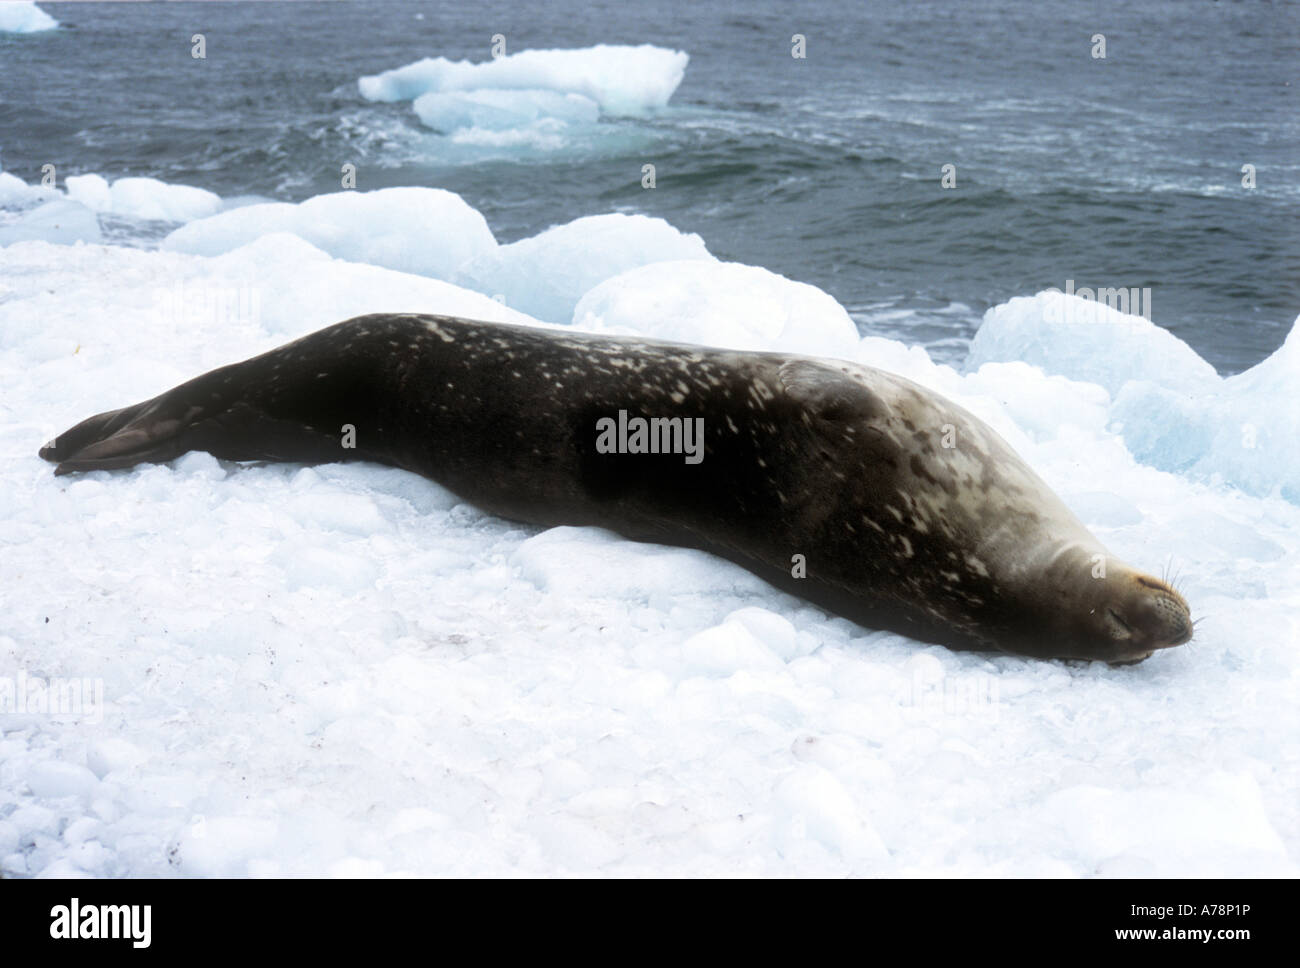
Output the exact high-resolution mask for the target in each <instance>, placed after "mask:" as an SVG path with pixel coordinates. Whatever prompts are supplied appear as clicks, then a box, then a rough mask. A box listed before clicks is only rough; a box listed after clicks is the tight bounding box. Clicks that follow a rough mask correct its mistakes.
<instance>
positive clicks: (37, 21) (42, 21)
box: [0, 0, 59, 34]
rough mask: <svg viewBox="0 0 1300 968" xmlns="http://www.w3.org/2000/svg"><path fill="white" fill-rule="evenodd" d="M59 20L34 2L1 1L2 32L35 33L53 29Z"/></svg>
mask: <svg viewBox="0 0 1300 968" xmlns="http://www.w3.org/2000/svg"><path fill="white" fill-rule="evenodd" d="M58 25H59V22H58V21H57V20H55V19H54V18H53V17H51V16H50V15H49V14H48V13H46V12H45V11H44V10H42V9H41V8H40V7H38V6H36V4H34V3H23V2H19V0H2V2H0V34H35V33H39V32H40V31H43V30H53V29H54V28H55V27H57V26H58Z"/></svg>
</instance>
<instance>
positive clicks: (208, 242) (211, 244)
mask: <svg viewBox="0 0 1300 968" xmlns="http://www.w3.org/2000/svg"><path fill="white" fill-rule="evenodd" d="M273 232H289V233H293V234H295V235H297V236H299V237H301V238H303V239H305V240H307V241H308V242H310V243H312V244H313V245H315V246H317V247H318V248H320V249H323V250H324V251H326V252H328V253H329V254H330V255H333V256H337V257H339V258H341V259H348V260H351V261H355V262H365V263H369V264H371V265H377V266H385V267H387V268H390V269H397V270H399V271H401V272H409V273H416V274H418V275H424V276H432V277H433V278H437V279H448V278H450V277H451V275H452V273H453V272H454V271H455V270H456V268H457V267H458V266H460V265H461V264H462V263H464V262H467V261H468V260H470V259H473V258H475V257H477V256H480V255H483V254H484V253H486V252H489V251H491V250H493V249H495V248H496V239H494V238H493V237H492V231H491V229H489V228H488V224H487V220H486V219H484V218H483V216H482V215H481V214H479V213H478V212H477V211H476V210H475V209H473V208H471V207H470V206H469V205H467V204H466V203H465V201H464V200H463V199H462V198H461V197H460V196H459V195H457V194H455V193H454V192H448V191H443V190H442V189H438V188H382V189H379V190H377V191H372V192H358V191H344V192H335V193H333V194H330V195H317V196H315V197H313V198H309V199H307V200H306V201H304V202H301V203H299V204H297V205H294V204H290V203H288V202H271V203H267V204H262V205H247V206H244V207H242V208H237V209H234V210H233V211H228V212H221V213H220V214H218V215H213V216H211V217H210V218H204V219H199V220H198V221H195V222H190V223H189V224H188V225H183V226H181V227H180V228H178V229H177V230H176V231H174V232H172V233H171V234H170V235H169V236H167V238H166V239H164V240H163V248H164V249H167V250H169V251H172V252H190V253H195V254H199V255H218V254H220V253H223V252H229V251H230V250H231V249H234V248H236V247H238V246H241V245H243V244H245V243H246V242H250V241H252V240H254V239H256V238H258V237H259V236H263V235H267V234H270V233H273Z"/></svg>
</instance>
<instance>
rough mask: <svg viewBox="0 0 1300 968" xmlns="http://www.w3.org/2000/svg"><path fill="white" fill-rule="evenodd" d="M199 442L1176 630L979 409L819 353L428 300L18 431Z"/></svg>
mask: <svg viewBox="0 0 1300 968" xmlns="http://www.w3.org/2000/svg"><path fill="white" fill-rule="evenodd" d="M190 450H204V451H208V452H209V453H211V454H213V455H214V456H216V457H218V458H222V459H227V460H234V461H247V460H258V461H268V460H269V461H303V462H313V463H319V462H330V461H340V460H370V461H378V462H381V463H384V464H389V465H393V466H396V467H401V468H405V469H407V470H410V471H414V472H415V473H418V474H422V475H424V476H425V477H428V478H431V479H433V480H435V481H437V482H438V483H439V484H442V485H443V486H445V487H447V488H449V489H450V490H451V491H453V492H455V493H456V494H457V495H459V496H460V497H462V498H463V499H464V500H466V501H469V502H471V503H473V504H476V505H478V506H479V507H481V508H483V509H484V510H487V511H490V512H492V513H495V514H498V515H501V516H504V517H507V518H512V519H515V520H519V521H525V522H530V523H533V524H537V525H542V526H554V525H561V524H567V525H594V526H599V527H603V528H607V529H610V530H612V531H616V532H618V533H620V534H622V535H624V536H626V537H629V538H633V539H636V540H642V541H656V542H661V543H666V544H675V545H683V546H687V547H694V548H701V549H704V550H707V551H710V552H713V553H715V554H718V555H721V556H723V557H726V558H728V559H730V560H732V561H735V562H737V563H739V564H741V565H743V566H745V567H746V568H748V569H750V570H751V571H753V572H754V573H756V574H758V575H759V576H761V577H763V578H765V579H767V580H768V581H769V582H771V583H772V584H773V585H775V586H776V587H778V588H780V589H782V590H784V591H788V592H790V593H792V594H795V595H798V596H801V597H803V598H806V599H808V600H810V601H812V602H814V603H816V604H818V605H820V606H821V607H823V608H826V609H828V610H830V611H832V612H834V613H836V614H839V615H843V616H845V617H847V618H850V619H852V620H854V621H856V622H858V623H859V624H862V625H865V626H867V627H870V628H879V629H888V630H891V631H896V632H901V633H903V634H905V635H908V636H911V637H913V638H916V639H921V640H923V641H928V642H936V643H940V644H944V645H947V646H950V647H953V648H965V649H980V650H997V651H1003V652H1010V653H1015V654H1019V655H1026V656H1034V657H1039V658H1071V659H1096V660H1104V661H1108V662H1117V663H1118V662H1133V661H1139V660H1141V659H1144V658H1146V657H1147V656H1149V655H1150V654H1151V653H1153V652H1154V651H1155V650H1157V649H1163V648H1168V647H1171V646H1176V645H1180V644H1182V643H1184V642H1186V641H1187V640H1188V639H1189V638H1190V637H1191V634H1192V623H1191V620H1190V617H1189V614H1188V609H1187V604H1186V602H1185V601H1184V600H1183V598H1182V597H1181V596H1180V595H1179V594H1178V592H1177V591H1175V590H1174V589H1173V588H1171V587H1170V586H1169V585H1167V584H1166V583H1165V582H1163V581H1160V580H1158V579H1156V578H1153V577H1151V576H1149V575H1145V574H1142V573H1141V572H1138V571H1136V570H1135V569H1133V568H1131V567H1129V566H1128V565H1126V564H1124V563H1123V562H1121V561H1119V560H1117V559H1115V558H1113V557H1112V556H1110V555H1109V554H1108V553H1107V551H1106V549H1105V548H1104V547H1102V545H1101V544H1100V543H1099V542H1098V541H1097V539H1096V538H1094V537H1093V536H1092V535H1091V534H1090V533H1089V532H1088V530H1087V529H1086V528H1085V527H1084V526H1083V524H1082V523H1081V522H1080V521H1079V520H1078V519H1077V518H1076V517H1075V516H1074V515H1073V514H1072V513H1071V512H1070V511H1069V509H1067V508H1066V507H1065V505H1064V504H1063V503H1062V502H1061V501H1060V499H1059V498H1058V497H1057V496H1056V495H1055V494H1054V493H1053V492H1052V491H1051V489H1050V488H1049V487H1048V486H1047V485H1046V484H1045V483H1044V482H1043V481H1042V480H1041V479H1040V478H1039V477H1038V476H1037V475H1036V474H1035V473H1034V472H1033V471H1032V470H1031V469H1030V468H1029V467H1028V466H1027V465H1026V464H1025V463H1024V461H1022V460H1021V459H1020V458H1019V457H1018V456H1017V455H1016V454H1015V452H1014V451H1013V450H1012V449H1011V448H1010V446H1008V445H1007V444H1006V443H1005V442H1004V441H1003V440H1002V439H1001V438H1000V437H999V436H998V435H997V434H996V433H995V432H994V431H993V430H992V429H991V428H990V427H988V426H987V425H986V424H984V423H982V422H981V421H980V420H978V419H977V418H976V417H974V416H973V415H971V414H970V413H968V412H967V411H965V410H963V409H962V408H961V407H959V406H957V405H956V404H954V403H952V402H951V401H949V400H947V399H945V398H944V397H942V396H940V395H938V394H936V393H933V392H931V391H929V390H927V389H925V388H923V387H921V386H919V385H917V384H915V383H913V382H911V381H909V380H906V379H904V378H902V377H900V376H897V375H894V374H892V373H888V372H885V371H883V370H878V369H873V368H871V367H867V366H861V365H857V364H853V363H848V362H844V361H839V360H825V359H817V358H812V357H804V356H794V355H788V354H780V353H746V352H736V351H731V350H723V349H712V348H707V347H703V346H693V345H685V344H676V343H667V342H658V341H648V340H642V339H636V338H624V337H611V336H603V335H592V334H582V333H576V332H572V331H567V330H556V329H550V328H540V327H537V328H534V327H528V326H512V325H503V324H497V323H485V322H477V321H473V320H467V319H459V318H454V317H448V316H434V315H419V314H401V315H369V316H360V317H357V318H355V319H351V320H348V321H346V322H342V323H337V324H335V325H333V326H330V327H327V328H325V329H322V330H320V331H318V332H315V333H312V334H310V335H308V336H304V337H302V338H301V339H298V340H295V341H294V342H291V343H288V344H286V345H284V346H282V347H280V348H278V349H275V350H272V351H270V352H268V353H264V354H262V355H261V356H257V357H254V358H252V359H249V360H246V361H244V362H242V363H235V364H232V365H230V366H223V367H220V368H219V369H216V370H212V371H211V372H208V373H205V374H203V375H202V376H199V377H196V378H195V379H193V380H190V381H189V382H187V383H183V384H181V385H180V386H177V387H175V388H174V389H172V390H168V391H167V392H165V393H163V394H161V395H160V396H157V397H154V398H153V399H151V400H146V401H144V402H143V403H137V404H135V405H134V406H130V407H126V408H124V409H121V410H114V411H110V412H108V413H102V414H99V415H98V416H94V417H91V418H89V419H88V420H85V421H83V422H81V423H79V424H77V425H76V426H75V427H73V428H71V429H70V430H68V431H67V432H66V433H64V434H62V435H60V436H59V437H58V438H56V439H55V440H54V441H52V442H50V443H49V444H47V445H46V446H45V447H44V448H42V450H41V451H40V455H41V456H42V457H44V458H45V459H46V460H49V461H53V462H56V463H57V465H58V466H57V468H56V470H55V473H56V474H68V473H72V472H77V471H91V470H98V469H113V468H123V467H129V466H132V465H134V464H138V463H140V462H143V461H151V462H163V461H168V460H171V459H173V458H175V457H178V456H180V455H181V454H183V453H185V452H186V451H190Z"/></svg>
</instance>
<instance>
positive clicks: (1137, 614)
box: [1106, 574, 1192, 654]
mask: <svg viewBox="0 0 1300 968" xmlns="http://www.w3.org/2000/svg"><path fill="white" fill-rule="evenodd" d="M1124 585H1125V587H1124V589H1123V594H1121V595H1118V596H1116V599H1115V600H1114V601H1112V602H1110V603H1109V604H1108V605H1107V607H1106V613H1107V614H1106V619H1107V621H1108V623H1109V624H1110V626H1111V633H1112V635H1113V637H1114V638H1115V639H1117V640H1119V641H1121V642H1123V643H1124V646H1125V648H1126V649H1128V650H1132V651H1134V652H1146V653H1148V654H1149V653H1150V652H1153V651H1155V650H1156V649H1171V648H1173V647H1174V646H1178V645H1182V644H1183V643H1184V642H1186V641H1188V640H1189V639H1190V638H1191V637H1192V616H1191V613H1190V612H1189V611H1188V608H1187V602H1186V601H1184V600H1183V596H1182V595H1180V594H1178V592H1176V591H1175V590H1174V589H1172V588H1170V587H1169V586H1168V585H1167V584H1165V583H1164V582H1162V581H1159V580H1157V579H1155V578H1152V577H1150V576H1149V575H1140V574H1134V575H1132V576H1129V577H1128V580H1127V581H1126V582H1125V583H1124Z"/></svg>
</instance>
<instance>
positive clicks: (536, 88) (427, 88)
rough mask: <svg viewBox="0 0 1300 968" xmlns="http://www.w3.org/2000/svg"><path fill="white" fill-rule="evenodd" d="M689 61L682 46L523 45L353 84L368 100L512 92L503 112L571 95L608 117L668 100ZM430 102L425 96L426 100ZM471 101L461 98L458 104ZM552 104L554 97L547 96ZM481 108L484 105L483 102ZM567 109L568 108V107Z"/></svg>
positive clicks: (435, 60)
mask: <svg viewBox="0 0 1300 968" xmlns="http://www.w3.org/2000/svg"><path fill="white" fill-rule="evenodd" d="M689 60H690V58H689V56H688V55H687V54H686V53H684V52H683V51H679V50H668V49H666V48H663V47H655V46H653V45H651V44H641V45H640V46H636V47H632V46H620V45H610V44H598V45H596V46H594V47H586V48H581V49H574V50H526V51H522V52H521V53H518V54H510V55H508V56H505V57H499V58H496V59H495V60H490V61H485V62H482V63H473V62H471V61H450V60H447V59H446V58H445V57H426V58H424V59H423V60H420V61H416V62H415V63H413V64H407V65H406V66H404V67H398V68H394V69H393V70H388V71H384V72H383V73H382V74H376V75H373V76H368V77H362V78H361V79H360V80H359V81H358V82H357V86H358V88H359V89H360V92H361V96H362V97H364V98H366V99H367V100H370V101H411V100H414V99H416V98H418V97H420V96H421V95H423V94H428V93H435V92H436V93H448V92H457V91H462V92H463V91H477V92H481V91H484V90H496V91H510V92H514V95H515V97H514V99H511V98H502V99H501V100H499V101H498V102H497V103H498V104H499V105H502V106H504V107H505V108H506V109H507V110H512V111H514V110H520V109H522V106H523V105H525V104H531V105H532V107H533V108H538V109H540V108H541V107H543V102H542V101H541V99H540V98H539V96H538V95H539V92H545V91H550V92H554V93H556V94H560V95H568V94H576V95H579V96H581V97H582V98H585V99H587V100H588V101H591V102H594V103H595V104H596V105H598V106H599V109H600V112H601V113H602V114H605V115H613V116H638V115H644V114H647V113H649V112H651V111H653V110H655V109H657V108H662V107H664V106H665V105H666V104H667V103H668V99H669V98H671V97H672V95H673V92H674V91H676V90H677V86H678V85H679V84H681V82H682V77H683V75H684V74H685V73H686V65H687V62H688V61H689ZM429 103H430V102H426V106H427V105H428V104H429ZM468 103H469V102H461V104H462V108H461V109H462V110H464V109H465V107H466V106H467V105H468ZM550 104H551V106H558V105H559V102H558V101H552V102H550ZM482 110H484V111H485V112H486V111H487V110H489V108H488V106H487V105H484V106H482ZM565 110H568V108H567V107H566V108H565Z"/></svg>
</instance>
